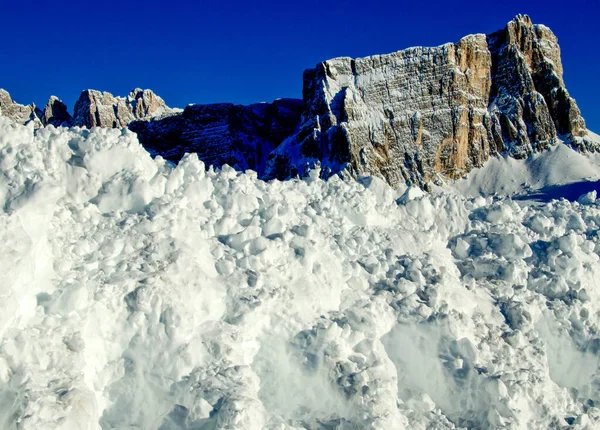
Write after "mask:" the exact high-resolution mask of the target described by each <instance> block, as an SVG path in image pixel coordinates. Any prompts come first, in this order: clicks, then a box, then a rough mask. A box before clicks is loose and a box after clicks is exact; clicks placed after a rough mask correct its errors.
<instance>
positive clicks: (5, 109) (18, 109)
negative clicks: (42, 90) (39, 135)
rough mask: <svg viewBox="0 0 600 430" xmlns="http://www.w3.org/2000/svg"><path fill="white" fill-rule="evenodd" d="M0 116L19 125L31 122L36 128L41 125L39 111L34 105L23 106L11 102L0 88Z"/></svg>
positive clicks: (8, 95) (8, 96) (6, 93)
mask: <svg viewBox="0 0 600 430" xmlns="http://www.w3.org/2000/svg"><path fill="white" fill-rule="evenodd" d="M0 115H2V116H6V117H8V118H10V119H12V120H14V121H16V122H19V123H21V124H28V123H30V122H33V123H34V124H36V125H37V126H41V125H42V121H41V117H42V115H43V114H42V111H40V110H39V109H38V108H37V107H36V106H35V104H34V103H31V104H30V105H27V106H24V105H21V104H19V103H16V102H14V101H13V99H12V98H11V97H10V94H9V93H8V91H6V90H3V89H2V88H0Z"/></svg>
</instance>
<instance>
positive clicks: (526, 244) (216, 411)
mask: <svg viewBox="0 0 600 430" xmlns="http://www.w3.org/2000/svg"><path fill="white" fill-rule="evenodd" d="M0 154H1V156H0V171H1V173H2V175H0V207H1V208H2V210H1V211H0V238H1V239H2V243H3V244H4V251H3V252H2V253H0V269H1V270H0V297H1V298H2V300H0V339H1V340H0V342H1V343H0V381H1V383H0V428H3V429H17V428H19V429H113V428H118V429H161V430H175V429H234V428H235V429H264V428H267V429H294V428H297V429H300V428H302V429H303V428H314V429H331V428H337V429H350V428H373V429H402V428H407V429H408V428H411V429H426V428H435V429H444V428H448V429H454V428H490V429H491V428H494V429H495V428H507V429H509V428H511V429H512V428H515V429H516V428H564V427H567V426H569V425H571V426H572V427H573V428H579V429H584V428H589V429H592V428H598V426H600V409H599V408H598V407H597V405H598V404H600V391H599V390H598V386H599V384H600V371H599V369H598V365H599V364H600V337H599V335H598V331H599V328H598V327H599V324H600V317H599V315H600V291H598V286H597V280H598V279H600V264H599V255H600V235H599V234H598V228H599V225H600V202H599V201H597V200H594V201H592V200H593V199H587V200H586V201H585V202H584V203H585V204H581V203H579V202H570V201H567V200H560V201H550V202H546V203H543V204H536V205H529V204H527V203H526V202H525V203H523V202H521V203H519V204H517V203H515V202H513V201H511V200H510V199H506V200H502V201H501V200H498V199H493V198H491V197H488V198H485V197H477V198H473V199H469V198H464V197H461V196H458V195H451V194H447V193H438V194H436V195H427V194H421V193H418V192H417V191H415V190H408V191H407V192H406V193H405V194H404V197H403V198H400V199H398V202H396V200H395V199H396V198H398V196H397V195H396V193H395V192H393V191H392V190H391V189H390V188H389V187H387V186H385V184H382V183H381V181H371V182H368V181H367V182H368V184H367V186H365V185H362V184H361V183H358V182H353V181H348V182H344V181H342V180H340V179H337V178H332V179H330V180H328V181H322V180H319V179H317V178H311V179H310V180H309V181H288V182H278V181H273V182H270V183H265V182H262V181H259V180H257V179H256V174H254V173H253V172H246V173H244V174H240V173H237V172H235V171H234V170H233V169H231V168H228V167H224V168H223V169H222V170H220V171H214V170H212V169H209V170H208V171H206V170H205V167H204V165H203V164H202V162H200V161H199V160H198V159H197V157H196V156H194V155H189V156H186V157H185V158H184V159H183V160H182V161H181V162H180V163H179V165H178V166H176V167H175V166H172V165H171V164H170V163H166V162H164V160H162V159H161V158H160V157H157V158H156V159H154V160H153V159H152V158H151V157H150V155H149V154H148V153H147V152H146V151H145V150H144V149H143V148H142V147H141V146H140V145H139V143H138V142H137V140H136V138H135V135H134V134H132V133H130V132H128V131H126V130H124V131H119V130H112V129H98V128H95V129H91V130H86V129H77V128H73V129H55V128H53V127H47V128H45V129H40V130H37V131H35V130H34V129H33V127H24V126H20V125H16V124H14V123H11V122H10V121H8V120H5V119H2V118H0ZM590 169H592V167H591V166H590ZM591 173H593V174H598V173H599V172H598V170H593V169H592V171H591ZM365 183H366V182H365Z"/></svg>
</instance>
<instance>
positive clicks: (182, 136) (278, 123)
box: [129, 99, 303, 176]
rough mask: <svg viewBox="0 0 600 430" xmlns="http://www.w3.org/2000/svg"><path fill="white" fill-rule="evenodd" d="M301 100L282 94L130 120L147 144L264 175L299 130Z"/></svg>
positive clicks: (175, 156) (166, 153)
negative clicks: (278, 150) (275, 97)
mask: <svg viewBox="0 0 600 430" xmlns="http://www.w3.org/2000/svg"><path fill="white" fill-rule="evenodd" d="M302 109H303V104H302V100H296V99H279V100H275V101H274V102H273V103H257V104H253V105H249V106H241V105H234V104H231V103H220V104H210V105H190V106H187V107H186V108H185V109H184V111H183V112H182V113H181V114H178V115H173V116H169V117H167V118H163V119H161V120H155V121H135V122H132V123H131V124H129V128H130V130H132V131H134V132H136V133H137V134H138V137H139V139H140V141H141V142H142V143H143V144H144V146H145V147H146V148H148V149H151V150H152V151H154V152H156V153H159V154H161V155H162V156H163V157H165V158H167V159H169V160H172V161H178V160H179V159H180V158H181V157H183V155H184V154H185V153H186V152H196V153H198V156H199V157H200V159H201V160H203V161H204V162H205V163H206V164H207V165H215V166H218V167H220V166H222V165H223V164H229V165H230V166H234V167H236V168H237V169H239V170H246V169H252V170H255V171H256V172H257V173H258V174H259V175H261V176H262V175H263V172H264V166H265V164H266V162H267V158H268V156H269V155H270V154H271V153H272V151H273V150H274V149H275V148H276V147H277V146H278V145H279V144H280V143H281V142H282V141H283V140H284V139H285V138H286V137H287V136H289V135H291V134H292V133H293V132H294V131H295V129H296V125H297V124H298V121H299V119H300V115H301V113H302Z"/></svg>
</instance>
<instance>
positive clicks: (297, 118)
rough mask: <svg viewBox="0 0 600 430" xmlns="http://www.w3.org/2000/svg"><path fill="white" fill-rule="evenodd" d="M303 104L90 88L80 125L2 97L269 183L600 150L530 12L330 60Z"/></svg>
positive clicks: (405, 175)
mask: <svg viewBox="0 0 600 430" xmlns="http://www.w3.org/2000/svg"><path fill="white" fill-rule="evenodd" d="M302 95H303V99H302V100H294V99H281V100H276V101H274V102H273V103H270V104H267V103H260V104H254V105H250V106H237V105H233V104H231V103H222V104H212V105H190V106H187V107H186V108H185V109H184V110H174V109H170V108H169V107H167V105H166V104H165V102H164V101H163V100H162V99H161V98H160V97H158V96H157V95H156V94H154V93H153V92H152V91H150V90H141V89H135V90H133V91H132V92H131V93H130V94H129V95H128V96H126V97H115V96H113V95H112V94H110V93H106V92H99V91H95V90H85V91H83V92H82V93H81V96H80V98H79V100H78V101H77V103H76V104H75V108H74V113H73V116H72V117H71V116H70V115H69V114H68V112H67V109H66V107H65V106H64V104H62V102H60V101H59V100H58V99H57V98H55V97H52V98H51V99H50V101H49V102H48V105H47V106H46V107H45V109H44V111H43V112H42V111H40V110H39V109H37V108H36V107H35V106H34V105H30V106H21V105H18V104H16V103H14V102H12V100H10V96H9V95H8V93H6V92H0V108H1V109H2V114H3V115H6V116H9V117H11V118H13V119H15V120H16V121H19V122H22V123H25V122H30V121H33V122H34V123H35V124H36V125H38V126H39V125H48V124H52V125H75V126H84V127H95V126H99V127H113V128H115V127H116V128H122V127H129V128H130V129H131V130H132V131H134V132H136V133H137V134H138V136H139V139H140V141H141V142H142V143H143V144H144V146H145V147H146V148H147V149H148V150H150V151H151V152H153V153H155V154H160V155H162V156H163V157H165V158H167V159H169V160H171V161H178V160H179V159H180V158H181V157H182V156H183V155H184V154H185V153H186V152H196V153H198V155H199V157H200V158H201V159H202V160H203V161H204V162H205V163H206V164H207V165H215V166H217V167H220V166H222V165H224V164H229V165H231V166H235V167H236V168H238V169H240V170H245V169H253V170H255V171H257V173H258V175H259V177H260V178H263V179H272V178H279V179H285V178H289V177H294V176H296V175H300V176H304V175H306V174H307V173H308V171H309V170H310V169H313V168H315V167H316V166H320V168H321V170H320V171H321V175H322V176H325V177H326V176H330V175H332V174H338V173H343V174H347V175H350V176H353V177H357V176H360V175H372V176H378V177H380V178H383V179H384V180H385V181H386V182H388V183H389V184H391V185H392V186H396V185H399V184H403V183H408V184H419V185H421V186H426V184H427V183H429V182H440V181H443V180H444V179H446V178H449V179H456V178H459V177H461V176H464V175H465V174H466V173H468V172H469V171H470V170H471V169H473V168H476V167H480V166H482V165H483V164H484V163H485V162H486V160H487V159H488V158H489V157H491V156H495V155H498V154H508V155H510V156H512V157H515V158H524V157H527V156H529V155H531V154H532V153H534V152H539V151H542V150H544V149H546V148H548V147H549V146H551V145H553V144H555V143H556V142H557V140H558V139H561V140H562V141H564V142H565V143H566V144H568V145H571V146H572V147H574V148H575V149H578V150H581V151H596V150H599V149H600V142H597V141H595V140H594V138H592V137H591V135H590V134H588V132H587V129H586V126H585V121H584V120H583V118H582V116H581V112H580V111H579V108H578V107H577V104H576V102H575V100H574V99H573V98H571V97H570V96H569V93H568V91H567V89H566V87H565V84H564V80H563V70H562V64H561V59H560V48H559V45H558V40H557V38H556V36H555V35H554V34H553V33H552V31H551V30H550V29H549V28H547V27H545V26H543V25H535V24H533V23H532V22H531V19H530V18H529V17H528V16H526V15H518V16H517V17H516V18H515V19H513V20H512V21H510V22H509V23H508V24H507V25H506V27H505V28H504V29H502V30H500V31H497V32H495V33H492V34H490V35H484V34H475V35H469V36H466V37H464V38H463V39H461V40H460V41H459V42H458V43H447V44H444V45H441V46H438V47H433V48H424V47H416V48H409V49H405V50H402V51H398V52H394V53H391V54H386V55H376V56H371V57H366V58H358V59H352V58H347V57H342V58H335V59H332V60H328V61H325V62H322V63H319V64H318V65H317V66H316V67H315V68H313V69H308V70H306V71H305V72H304V75H303V94H302Z"/></svg>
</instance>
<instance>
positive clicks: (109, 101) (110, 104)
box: [0, 88, 181, 128]
mask: <svg viewBox="0 0 600 430" xmlns="http://www.w3.org/2000/svg"><path fill="white" fill-rule="evenodd" d="M179 112H181V109H171V108H169V107H168V106H167V105H166V104H165V102H164V100H163V99H162V98H160V97H159V96H157V95H156V94H154V93H153V92H152V91H151V90H141V89H139V88H137V89H135V90H133V91H131V92H130V93H129V94H128V95H127V97H115V96H113V95H112V94H110V93H107V92H100V91H96V90H84V91H82V92H81V95H80V96H79V99H78V100H77V102H76V103H75V108H74V110H73V116H71V114H69V112H68V109H67V106H66V105H65V104H64V103H63V102H62V101H61V100H59V99H58V98H57V97H56V96H51V97H50V99H49V100H48V103H46V106H45V107H44V110H40V109H38V108H37V107H36V106H35V104H33V103H32V104H30V105H28V106H24V105H20V104H18V103H16V102H14V101H13V100H12V99H11V97H10V94H9V93H8V92H7V91H5V90H3V89H0V114H1V115H3V116H6V117H9V118H11V119H13V120H14V121H16V122H19V123H22V124H28V123H30V122H33V123H34V124H35V125H36V126H38V127H41V126H47V125H53V126H55V127H59V126H67V127H73V126H77V127H88V128H91V127H109V128H123V127H127V126H128V125H129V124H130V123H131V122H132V121H137V120H149V119H158V118H162V117H164V116H168V115H173V114H176V113H179Z"/></svg>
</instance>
